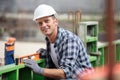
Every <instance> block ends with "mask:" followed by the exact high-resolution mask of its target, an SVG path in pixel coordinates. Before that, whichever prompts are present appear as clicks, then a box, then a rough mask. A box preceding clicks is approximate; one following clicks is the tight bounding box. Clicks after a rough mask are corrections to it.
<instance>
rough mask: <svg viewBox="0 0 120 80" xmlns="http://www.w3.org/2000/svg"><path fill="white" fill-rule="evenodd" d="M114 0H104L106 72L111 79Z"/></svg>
mask: <svg viewBox="0 0 120 80" xmlns="http://www.w3.org/2000/svg"><path fill="white" fill-rule="evenodd" d="M113 4H114V0H106V19H105V20H106V21H105V24H106V38H107V41H108V51H107V53H106V54H107V56H106V58H107V59H108V60H107V62H106V63H107V64H108V67H109V74H108V80H113V78H112V69H113V66H114V64H115V51H114V45H113V43H112V42H113V40H114V29H115V28H114V25H115V22H114V10H113V8H114V5H113Z"/></svg>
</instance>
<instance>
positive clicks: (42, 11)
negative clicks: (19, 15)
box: [33, 4, 56, 21]
mask: <svg viewBox="0 0 120 80" xmlns="http://www.w3.org/2000/svg"><path fill="white" fill-rule="evenodd" d="M54 14H56V11H55V10H54V9H53V8H52V7H51V6H49V5H46V4H41V5H39V6H38V7H37V8H36V9H35V11H34V18H33V20H34V21H35V20H36V19H38V18H42V17H45V16H50V15H54Z"/></svg>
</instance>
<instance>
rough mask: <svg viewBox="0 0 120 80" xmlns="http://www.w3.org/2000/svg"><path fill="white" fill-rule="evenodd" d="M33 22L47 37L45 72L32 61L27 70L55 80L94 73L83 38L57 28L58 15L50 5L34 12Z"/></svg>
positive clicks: (43, 5)
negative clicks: (87, 71)
mask: <svg viewBox="0 0 120 80" xmlns="http://www.w3.org/2000/svg"><path fill="white" fill-rule="evenodd" d="M33 20H34V21H36V23H37V24H38V26H39V29H40V30H41V32H42V33H43V34H44V35H45V36H46V44H47V48H46V51H44V52H41V54H40V55H41V57H42V56H43V55H44V56H45V58H46V68H41V67H39V66H38V65H37V63H36V62H35V61H33V60H30V59H26V60H24V63H25V65H26V66H28V67H30V68H32V69H33V71H34V72H35V73H38V74H40V75H43V76H45V77H49V78H52V79H51V80H53V78H54V79H57V80H58V79H72V80H74V79H75V80H76V76H77V75H80V74H82V72H83V71H85V70H87V69H91V64H90V62H89V59H88V55H87V53H86V50H85V48H84V45H83V43H82V41H81V40H80V38H79V37H78V36H76V35H75V34H73V33H72V32H70V31H67V30H64V29H63V28H60V27H58V20H57V18H56V11H55V10H54V9H53V8H52V7H51V6H49V5H46V4H42V5H39V6H38V7H37V8H36V9H35V12H34V19H33Z"/></svg>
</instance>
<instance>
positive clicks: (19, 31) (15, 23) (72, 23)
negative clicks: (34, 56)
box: [0, 0, 120, 42]
mask: <svg viewBox="0 0 120 80" xmlns="http://www.w3.org/2000/svg"><path fill="white" fill-rule="evenodd" d="M114 2H115V3H114V12H115V21H116V27H115V32H116V34H115V36H116V39H117V38H120V27H119V26H120V5H119V4H120V0H114ZM39 4H49V5H51V6H53V7H54V8H55V10H56V11H57V12H58V19H59V21H60V22H59V25H60V26H61V27H64V28H66V29H68V30H70V31H72V32H74V33H76V30H75V27H77V26H76V23H77V22H78V21H89V20H97V21H98V22H99V40H101V41H105V39H104V33H105V25H104V9H105V0H74V1H73V0H57V1H56V0H23V1H21V0H0V41H1V40H6V39H7V38H9V37H15V38H16V40H17V41H27V42H28V41H29V42H44V35H42V33H41V32H40V31H39V29H38V27H37V25H36V23H35V22H34V21H32V18H33V12H34V9H35V8H36V7H37V6H38V5H39ZM76 15H77V17H76Z"/></svg>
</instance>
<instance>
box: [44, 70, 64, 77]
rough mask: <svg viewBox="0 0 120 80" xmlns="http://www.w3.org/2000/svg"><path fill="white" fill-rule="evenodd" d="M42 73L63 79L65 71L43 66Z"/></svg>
mask: <svg viewBox="0 0 120 80" xmlns="http://www.w3.org/2000/svg"><path fill="white" fill-rule="evenodd" d="M43 75H44V76H46V77H50V78H58V79H65V73H64V71H63V70H62V69H47V68H44V71H43Z"/></svg>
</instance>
